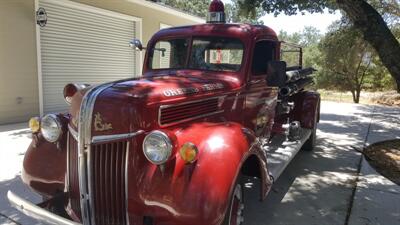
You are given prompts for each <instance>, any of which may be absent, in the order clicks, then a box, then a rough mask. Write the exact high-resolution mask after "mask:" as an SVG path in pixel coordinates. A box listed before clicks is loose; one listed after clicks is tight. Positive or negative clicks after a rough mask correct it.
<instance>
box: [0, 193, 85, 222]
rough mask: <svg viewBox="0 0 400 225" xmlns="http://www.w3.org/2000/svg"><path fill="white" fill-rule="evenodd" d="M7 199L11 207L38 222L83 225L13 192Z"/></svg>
mask: <svg viewBox="0 0 400 225" xmlns="http://www.w3.org/2000/svg"><path fill="white" fill-rule="evenodd" d="M7 198H8V201H10V203H11V205H12V206H13V207H14V208H16V209H17V210H18V211H20V212H22V213H24V214H25V215H27V216H30V217H33V218H35V219H37V220H40V221H43V222H46V223H50V224H57V225H82V224H80V223H77V222H74V221H72V220H68V219H66V218H64V217H61V216H59V215H56V214H54V213H51V212H49V211H47V210H46V209H43V208H41V207H39V206H37V205H35V204H33V203H31V202H29V201H26V200H25V199H22V198H21V197H19V196H17V195H16V194H14V193H13V192H12V191H8V192H7Z"/></svg>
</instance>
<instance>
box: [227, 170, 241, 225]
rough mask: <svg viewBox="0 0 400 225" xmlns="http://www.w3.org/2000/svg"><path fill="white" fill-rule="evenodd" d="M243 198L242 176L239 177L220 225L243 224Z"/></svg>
mask: <svg viewBox="0 0 400 225" xmlns="http://www.w3.org/2000/svg"><path fill="white" fill-rule="evenodd" d="M243 222H244V197H243V182H242V176H241V175H239V177H238V179H237V181H236V184H235V189H234V190H233V193H232V197H231V199H230V201H229V207H228V210H227V212H226V215H225V219H224V222H223V223H222V225H243V224H244V223H243Z"/></svg>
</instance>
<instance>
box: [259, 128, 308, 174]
mask: <svg viewBox="0 0 400 225" xmlns="http://www.w3.org/2000/svg"><path fill="white" fill-rule="evenodd" d="M311 132H312V130H311V129H304V128H302V129H301V131H300V139H299V140H297V141H288V140H287V139H286V136H284V135H280V136H275V137H274V138H272V140H271V141H270V142H269V143H268V144H267V145H266V146H264V150H265V151H266V153H267V167H268V171H269V173H270V175H271V176H272V178H273V179H274V181H276V180H278V178H279V176H280V175H281V174H282V172H283V171H284V170H285V168H286V167H287V166H288V165H289V163H290V161H292V159H293V158H294V157H295V156H296V154H297V153H298V152H299V150H300V149H301V147H302V146H303V144H304V143H305V142H306V141H307V139H308V138H309V137H310V135H311Z"/></svg>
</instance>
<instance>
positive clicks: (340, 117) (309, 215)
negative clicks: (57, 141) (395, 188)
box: [0, 102, 400, 225]
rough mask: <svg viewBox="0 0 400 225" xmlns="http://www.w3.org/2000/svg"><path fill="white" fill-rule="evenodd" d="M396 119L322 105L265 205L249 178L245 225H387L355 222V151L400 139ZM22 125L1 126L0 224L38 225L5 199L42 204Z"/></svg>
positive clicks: (372, 109) (386, 111) (390, 112)
mask: <svg viewBox="0 0 400 225" xmlns="http://www.w3.org/2000/svg"><path fill="white" fill-rule="evenodd" d="M399 115H400V108H388V107H378V106H365V105H354V104H339V103H333V102H323V103H322V108H321V122H320V124H319V129H318V141H317V145H318V147H317V149H316V150H315V151H314V152H300V153H299V154H298V155H297V156H296V157H295V159H294V160H293V161H292V163H291V164H290V165H289V167H288V168H287V169H286V170H285V172H284V173H283V174H282V176H281V177H280V178H279V180H277V182H276V183H275V184H274V186H273V190H272V191H271V193H270V194H269V196H268V197H267V199H266V201H264V202H259V201H258V198H259V192H258V190H259V189H258V182H257V180H248V183H247V185H246V186H247V187H248V188H247V189H246V192H245V197H246V210H245V214H246V225H278V224H279V225H291V224H293V225H294V224H296V225H313V224H315V225H325V224H326V225H348V224H350V225H356V224H391V223H380V222H379V221H378V223H361V222H359V220H358V219H357V218H359V217H360V218H361V217H364V215H361V214H362V213H363V212H364V213H365V212H368V209H362V208H361V209H360V204H361V205H363V204H364V203H362V200H364V201H365V199H367V198H368V193H367V194H366V195H365V196H363V195H361V196H359V198H357V196H358V195H360V193H361V194H362V192H358V191H357V190H358V189H357V185H356V184H357V183H358V182H359V180H360V179H359V177H358V174H359V170H360V168H361V165H362V164H361V162H362V160H361V159H362V157H361V154H360V153H358V152H357V151H355V150H354V148H356V149H362V148H363V147H364V145H365V143H371V142H375V141H379V140H384V139H390V138H400V119H399ZM24 126H25V124H21V125H13V126H0V212H1V214H0V224H24V225H25V224H40V223H38V222H36V221H35V220H32V219H30V218H27V217H26V216H24V215H21V214H20V213H18V212H17V211H16V210H14V209H12V208H11V207H10V206H9V204H8V202H7V200H6V196H5V194H6V192H7V190H8V189H12V190H14V191H15V192H16V193H17V194H19V195H21V196H23V197H25V198H27V199H30V200H32V201H34V202H39V201H40V198H39V197H38V196H37V195H34V194H32V192H30V190H29V189H28V188H26V187H25V186H24V185H23V184H22V182H21V180H20V177H19V175H20V166H21V164H22V159H23V154H24V151H25V149H26V147H27V145H28V144H29V142H30V140H29V131H27V130H26V129H23V128H24ZM16 128H17V129H16ZM18 128H19V129H18ZM378 176H379V175H378ZM389 184H390V183H389ZM381 188H386V186H382V185H381ZM357 193H359V194H358V195H357ZM397 197H400V195H399V196H397ZM354 199H355V202H353V200H354ZM370 202H371V201H370ZM353 206H355V210H354V209H353ZM395 210H397V209H395ZM357 213H358V214H357ZM355 214H356V215H355ZM359 214H360V215H359ZM390 215H392V217H393V218H392V219H393V220H389V221H396V220H400V212H399V214H398V215H397V214H396V212H395V213H394V214H390Z"/></svg>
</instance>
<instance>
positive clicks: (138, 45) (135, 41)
mask: <svg viewBox="0 0 400 225" xmlns="http://www.w3.org/2000/svg"><path fill="white" fill-rule="evenodd" d="M129 46H130V47H131V48H134V49H135V50H139V51H142V50H143V49H146V48H145V47H143V45H142V42H141V41H140V40H139V39H136V38H135V39H133V40H132V41H130V42H129Z"/></svg>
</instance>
